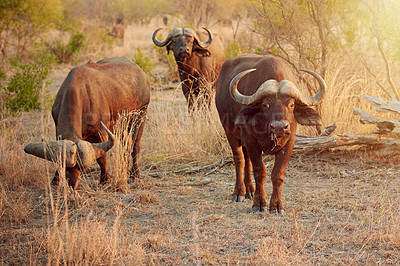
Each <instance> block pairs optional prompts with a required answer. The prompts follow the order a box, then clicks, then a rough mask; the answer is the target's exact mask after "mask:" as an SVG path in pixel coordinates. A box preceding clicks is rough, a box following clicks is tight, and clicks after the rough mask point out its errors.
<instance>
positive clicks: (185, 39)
mask: <svg viewBox="0 0 400 266" xmlns="http://www.w3.org/2000/svg"><path fill="white" fill-rule="evenodd" d="M160 30H162V28H159V29H157V30H156V31H154V33H153V42H154V44H155V45H157V46H159V47H164V46H166V48H167V52H168V53H169V51H171V50H172V51H173V53H174V57H175V61H176V63H177V65H178V71H179V77H180V79H181V83H182V91H183V94H184V95H185V98H186V100H187V102H188V110H189V111H192V110H193V109H194V108H195V107H196V106H195V105H196V102H197V103H198V105H201V104H205V105H207V106H209V105H210V102H211V94H212V89H213V87H214V83H215V80H216V78H217V77H218V74H219V71H220V69H221V66H222V64H223V63H224V61H225V59H226V52H225V47H224V41H223V39H222V37H221V36H219V35H216V34H211V32H210V31H209V30H208V29H206V28H204V30H205V31H206V32H207V33H204V32H201V31H194V30H193V29H190V28H174V29H173V30H171V32H170V33H169V34H168V36H167V38H166V39H165V40H164V41H159V40H158V39H157V34H158V32H159V31H160Z"/></svg>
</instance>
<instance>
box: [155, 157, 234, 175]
mask: <svg viewBox="0 0 400 266" xmlns="http://www.w3.org/2000/svg"><path fill="white" fill-rule="evenodd" d="M231 162H232V159H225V158H224V159H221V160H219V161H217V162H215V163H211V164H207V165H201V166H196V167H186V168H181V169H176V170H171V171H165V172H161V171H156V172H152V173H149V174H148V175H149V176H151V177H156V178H160V177H163V176H167V175H171V174H180V175H190V174H194V173H199V172H202V171H208V172H207V173H206V174H205V175H209V174H211V173H213V172H215V171H216V170H218V168H221V167H223V166H225V165H226V164H229V163H231Z"/></svg>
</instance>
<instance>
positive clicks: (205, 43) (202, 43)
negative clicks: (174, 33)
mask: <svg viewBox="0 0 400 266" xmlns="http://www.w3.org/2000/svg"><path fill="white" fill-rule="evenodd" d="M203 29H204V30H205V31H207V33H208V40H207V41H206V42H202V41H200V38H199V36H198V35H197V33H196V32H195V31H194V30H192V29H187V30H189V31H190V33H191V34H193V37H194V38H195V39H196V40H197V42H198V43H199V46H200V47H201V48H207V47H208V46H210V44H211V42H212V38H213V37H212V34H211V32H210V31H209V30H208V29H206V28H204V27H203Z"/></svg>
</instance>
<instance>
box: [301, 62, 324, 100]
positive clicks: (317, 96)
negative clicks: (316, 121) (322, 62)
mask: <svg viewBox="0 0 400 266" xmlns="http://www.w3.org/2000/svg"><path fill="white" fill-rule="evenodd" d="M299 70H301V71H304V72H307V73H309V74H311V75H312V76H313V77H314V78H316V79H317V81H318V83H319V91H318V92H317V93H316V94H315V95H314V96H309V97H305V96H303V97H302V98H301V101H302V102H303V103H304V104H306V105H309V106H314V105H318V104H319V103H321V101H322V99H323V98H324V95H325V92H326V82H325V80H324V79H323V78H322V77H321V76H320V75H318V74H317V73H315V72H313V71H311V70H307V69H299Z"/></svg>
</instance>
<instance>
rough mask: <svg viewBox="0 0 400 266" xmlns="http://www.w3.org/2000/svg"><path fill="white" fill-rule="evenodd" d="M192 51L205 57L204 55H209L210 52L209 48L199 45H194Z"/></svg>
mask: <svg viewBox="0 0 400 266" xmlns="http://www.w3.org/2000/svg"><path fill="white" fill-rule="evenodd" d="M193 52H195V53H196V54H198V55H200V56H203V57H206V56H210V55H211V53H210V51H209V50H207V49H205V48H201V47H200V46H197V45H195V46H194V47H193Z"/></svg>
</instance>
